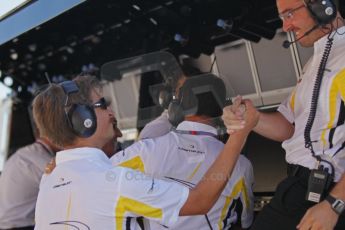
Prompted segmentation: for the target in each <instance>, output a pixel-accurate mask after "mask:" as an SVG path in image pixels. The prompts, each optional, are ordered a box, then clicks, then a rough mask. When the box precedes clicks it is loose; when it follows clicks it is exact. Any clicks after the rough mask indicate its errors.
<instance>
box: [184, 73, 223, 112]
mask: <svg viewBox="0 0 345 230" xmlns="http://www.w3.org/2000/svg"><path fill="white" fill-rule="evenodd" d="M179 98H180V100H181V104H182V108H183V110H184V111H185V112H187V115H204V116H207V117H211V118H215V117H219V116H221V115H222V113H223V107H224V104H225V98H226V89H225V85H224V82H223V80H222V79H221V78H219V77H217V76H215V75H212V74H206V75H200V76H196V77H191V78H187V80H186V81H185V83H184V84H183V86H182V87H181V88H180V92H179ZM188 111H193V114H188Z"/></svg>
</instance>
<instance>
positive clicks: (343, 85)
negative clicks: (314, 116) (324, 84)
mask: <svg viewBox="0 0 345 230" xmlns="http://www.w3.org/2000/svg"><path fill="white" fill-rule="evenodd" d="M339 94H340V95H341V97H342V98H343V100H344V98H345V69H343V70H342V71H340V72H339V73H338V74H337V75H336V76H335V77H334V78H333V81H332V85H331V87H330V90H329V97H328V100H329V101H328V106H329V108H328V112H329V121H328V123H327V127H326V129H324V130H323V131H322V133H321V141H322V143H323V146H326V144H327V140H326V133H327V131H328V130H330V129H331V128H332V127H333V126H334V125H335V124H334V122H335V116H336V111H337V96H338V95H339Z"/></svg>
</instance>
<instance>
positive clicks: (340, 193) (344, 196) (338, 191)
mask: <svg viewBox="0 0 345 230" xmlns="http://www.w3.org/2000/svg"><path fill="white" fill-rule="evenodd" d="M330 194H331V195H332V196H334V197H336V198H338V199H340V200H343V201H345V173H343V175H342V177H341V178H340V180H339V181H338V183H337V184H336V185H335V187H334V188H333V189H332V191H331V192H330Z"/></svg>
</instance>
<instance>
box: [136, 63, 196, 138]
mask: <svg viewBox="0 0 345 230" xmlns="http://www.w3.org/2000/svg"><path fill="white" fill-rule="evenodd" d="M181 69H182V72H183V75H182V76H180V78H178V79H177V80H174V81H175V82H172V81H168V82H165V83H164V85H163V87H162V89H161V90H160V92H159V95H158V96H159V99H158V101H159V105H160V106H161V107H162V108H163V109H164V110H163V112H162V114H161V115H160V116H159V117H157V118H155V119H154V120H152V121H151V122H149V123H147V124H146V125H145V126H144V128H143V129H142V130H141V132H140V134H139V138H138V139H139V140H140V139H145V138H153V137H160V136H163V135H164V134H167V133H168V132H169V131H170V130H171V129H172V128H173V125H172V124H171V123H170V122H169V117H168V107H169V104H170V102H171V100H172V99H173V95H174V94H175V95H178V94H179V92H178V90H179V89H180V88H181V86H182V85H183V83H184V82H185V80H186V79H187V78H188V77H191V76H195V75H199V74H201V72H200V70H199V69H197V68H195V67H192V66H190V65H187V64H183V65H181Z"/></svg>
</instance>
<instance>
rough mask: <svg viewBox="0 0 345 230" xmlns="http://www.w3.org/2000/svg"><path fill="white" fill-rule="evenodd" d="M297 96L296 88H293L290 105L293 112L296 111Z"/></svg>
mask: <svg viewBox="0 0 345 230" xmlns="http://www.w3.org/2000/svg"><path fill="white" fill-rule="evenodd" d="M295 98H296V89H294V90H293V92H292V94H291V99H290V107H291V111H292V112H295Z"/></svg>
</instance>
